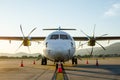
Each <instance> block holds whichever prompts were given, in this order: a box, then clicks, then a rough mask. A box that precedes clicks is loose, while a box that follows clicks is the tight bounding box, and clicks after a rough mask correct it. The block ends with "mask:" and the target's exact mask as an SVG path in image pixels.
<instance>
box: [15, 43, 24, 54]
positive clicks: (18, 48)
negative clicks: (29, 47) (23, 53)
mask: <svg viewBox="0 0 120 80" xmlns="http://www.w3.org/2000/svg"><path fill="white" fill-rule="evenodd" d="M22 45H23V42H22V43H21V44H20V46H19V47H18V48H17V49H16V51H18V50H19V49H20V47H21V46H22ZM16 51H15V52H16Z"/></svg>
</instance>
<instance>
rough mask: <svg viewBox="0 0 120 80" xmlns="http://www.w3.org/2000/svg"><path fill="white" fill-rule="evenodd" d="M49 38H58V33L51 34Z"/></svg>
mask: <svg viewBox="0 0 120 80" xmlns="http://www.w3.org/2000/svg"><path fill="white" fill-rule="evenodd" d="M50 39H59V35H58V34H54V35H51V37H50Z"/></svg>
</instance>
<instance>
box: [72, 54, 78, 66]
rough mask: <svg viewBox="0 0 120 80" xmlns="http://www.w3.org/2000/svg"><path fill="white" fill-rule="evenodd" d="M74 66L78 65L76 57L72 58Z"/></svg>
mask: <svg viewBox="0 0 120 80" xmlns="http://www.w3.org/2000/svg"><path fill="white" fill-rule="evenodd" d="M72 64H77V57H75V56H74V57H73V58H72Z"/></svg>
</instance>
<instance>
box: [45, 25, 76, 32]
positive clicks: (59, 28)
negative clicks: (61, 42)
mask: <svg viewBox="0 0 120 80" xmlns="http://www.w3.org/2000/svg"><path fill="white" fill-rule="evenodd" d="M43 30H59V31H60V30H76V29H72V28H61V27H60V26H59V27H58V28H49V29H48V28H47V29H43Z"/></svg>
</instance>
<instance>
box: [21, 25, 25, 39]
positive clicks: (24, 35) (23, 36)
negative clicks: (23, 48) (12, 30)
mask: <svg viewBox="0 0 120 80" xmlns="http://www.w3.org/2000/svg"><path fill="white" fill-rule="evenodd" d="M20 30H21V33H22V35H23V39H24V38H25V35H24V33H23V29H22V25H20Z"/></svg>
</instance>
